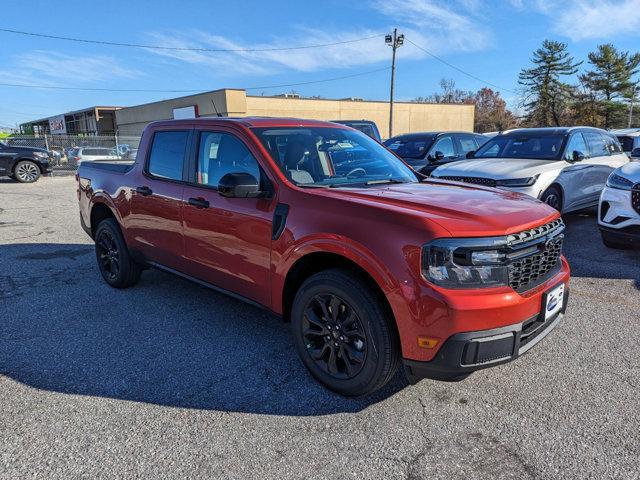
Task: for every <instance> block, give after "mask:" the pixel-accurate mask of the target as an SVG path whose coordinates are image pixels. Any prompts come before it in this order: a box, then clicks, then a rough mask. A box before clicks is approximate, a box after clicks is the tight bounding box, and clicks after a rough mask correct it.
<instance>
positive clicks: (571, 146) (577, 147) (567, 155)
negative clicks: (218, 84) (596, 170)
mask: <svg viewBox="0 0 640 480" xmlns="http://www.w3.org/2000/svg"><path fill="white" fill-rule="evenodd" d="M574 151H576V152H581V153H582V154H583V155H585V156H588V155H589V150H588V149H587V144H586V143H585V141H584V137H583V136H582V133H580V132H576V133H573V134H572V135H571V138H569V142H568V143H567V147H566V148H565V149H564V157H563V158H564V159H565V160H568V161H571V160H573V152H574Z"/></svg>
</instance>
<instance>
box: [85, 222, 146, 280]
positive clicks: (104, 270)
mask: <svg viewBox="0 0 640 480" xmlns="http://www.w3.org/2000/svg"><path fill="white" fill-rule="evenodd" d="M95 242H96V260H97V261H98V268H99V269H100V273H101V274H102V278H104V280H105V282H107V283H108V284H109V285H111V286H112V287H114V288H127V287H131V286H132V285H135V284H136V283H138V280H140V274H141V272H142V268H141V267H140V265H138V264H137V263H136V262H135V261H134V260H133V259H132V258H131V255H130V254H129V250H128V249H127V244H126V243H125V241H124V238H123V237H122V232H121V231H120V227H119V226H118V222H116V220H115V219H113V218H107V219H105V220H103V221H102V222H100V224H99V225H98V228H97V229H96V235H95Z"/></svg>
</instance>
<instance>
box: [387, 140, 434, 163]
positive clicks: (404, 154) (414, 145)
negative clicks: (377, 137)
mask: <svg viewBox="0 0 640 480" xmlns="http://www.w3.org/2000/svg"><path fill="white" fill-rule="evenodd" d="M435 138H436V136H435V135H426V136H423V137H406V138H402V137H400V138H390V139H389V140H387V141H385V142H384V146H385V147H387V148H388V149H389V150H391V151H392V152H394V153H395V154H396V155H398V156H399V157H401V158H424V156H425V155H426V153H427V151H428V150H429V148H430V147H431V144H432V143H433V140H434V139H435Z"/></svg>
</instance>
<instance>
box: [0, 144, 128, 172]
mask: <svg viewBox="0 0 640 480" xmlns="http://www.w3.org/2000/svg"><path fill="white" fill-rule="evenodd" d="M3 141H4V142H5V143H7V144H8V145H10V146H15V147H35V148H43V149H45V150H47V151H48V152H49V158H50V160H49V162H50V164H51V166H52V170H53V174H54V175H64V174H69V173H75V171H76V169H77V168H78V165H79V164H80V163H82V162H88V161H123V162H125V161H133V160H135V158H136V154H137V153H138V146H139V144H140V137H129V136H121V135H114V136H80V135H42V136H37V137H36V136H28V135H14V136H11V137H7V138H5V139H4V140H3Z"/></svg>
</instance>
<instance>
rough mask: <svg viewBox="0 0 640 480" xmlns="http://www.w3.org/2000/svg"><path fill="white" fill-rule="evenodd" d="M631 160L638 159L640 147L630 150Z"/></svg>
mask: <svg viewBox="0 0 640 480" xmlns="http://www.w3.org/2000/svg"><path fill="white" fill-rule="evenodd" d="M630 156H631V158H640V147H639V148H634V149H633V150H631V155H630Z"/></svg>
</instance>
